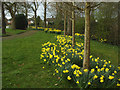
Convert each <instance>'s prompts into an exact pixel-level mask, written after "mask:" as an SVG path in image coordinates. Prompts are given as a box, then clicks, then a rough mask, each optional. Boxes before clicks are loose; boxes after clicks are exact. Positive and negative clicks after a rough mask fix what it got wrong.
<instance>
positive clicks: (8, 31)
mask: <svg viewBox="0 0 120 90" xmlns="http://www.w3.org/2000/svg"><path fill="white" fill-rule="evenodd" d="M24 32H26V30H19V29H16V30H12V29H10V28H7V29H6V34H1V36H3V37H5V36H11V35H16V34H21V33H24Z"/></svg>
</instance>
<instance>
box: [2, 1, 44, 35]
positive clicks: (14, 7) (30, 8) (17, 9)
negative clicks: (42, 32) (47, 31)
mask: <svg viewBox="0 0 120 90" xmlns="http://www.w3.org/2000/svg"><path fill="white" fill-rule="evenodd" d="M40 4H41V5H42V4H44V3H42V2H37V1H36V0H35V2H2V17H3V21H2V22H4V23H3V27H5V18H6V17H5V16H6V14H10V16H11V19H12V25H11V28H12V29H16V27H15V16H16V15H17V14H24V15H25V16H26V18H27V19H28V17H29V16H31V15H32V16H33V17H34V25H35V27H36V28H37V26H38V24H39V21H41V18H40V17H39V16H37V11H38V8H39V6H40ZM45 14H46V13H45ZM44 16H45V15H44ZM45 18H46V17H45ZM38 20H39V21H38ZM44 25H45V24H44ZM45 26H46V25H45ZM3 33H4V34H5V29H3Z"/></svg>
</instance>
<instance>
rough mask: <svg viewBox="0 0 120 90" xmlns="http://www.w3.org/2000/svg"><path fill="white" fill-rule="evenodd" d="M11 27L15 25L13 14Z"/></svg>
mask: <svg viewBox="0 0 120 90" xmlns="http://www.w3.org/2000/svg"><path fill="white" fill-rule="evenodd" d="M11 28H12V29H13V30H15V29H16V27H15V16H14V17H13V18H12V24H11Z"/></svg>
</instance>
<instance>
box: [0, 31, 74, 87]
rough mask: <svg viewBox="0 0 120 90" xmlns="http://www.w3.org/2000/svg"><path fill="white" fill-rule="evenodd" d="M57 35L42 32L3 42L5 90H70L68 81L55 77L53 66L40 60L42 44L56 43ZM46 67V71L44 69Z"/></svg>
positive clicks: (3, 82)
mask: <svg viewBox="0 0 120 90" xmlns="http://www.w3.org/2000/svg"><path fill="white" fill-rule="evenodd" d="M55 35H56V34H48V33H45V32H42V31H39V32H37V33H36V34H34V35H32V36H28V37H25V38H17V39H13V40H5V41H3V48H2V49H3V51H2V58H3V59H2V76H3V78H2V79H3V81H2V84H3V88H14V87H16V88H18V87H19V88H31V87H32V88H62V87H63V88H65V87H66V88H69V87H73V86H71V85H70V84H69V83H68V81H65V80H63V81H61V82H60V83H59V84H58V85H56V84H57V83H58V82H59V79H58V77H57V76H53V75H52V74H53V72H54V69H53V66H49V65H46V64H44V63H43V61H41V60H40V54H41V49H42V44H43V43H45V42H47V41H50V42H55ZM43 66H44V67H45V68H44V69H43V68H42V67H43Z"/></svg>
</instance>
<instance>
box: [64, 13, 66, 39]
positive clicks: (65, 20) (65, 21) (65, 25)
mask: <svg viewBox="0 0 120 90" xmlns="http://www.w3.org/2000/svg"><path fill="white" fill-rule="evenodd" d="M65 35H66V11H65V13H64V37H65Z"/></svg>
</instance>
